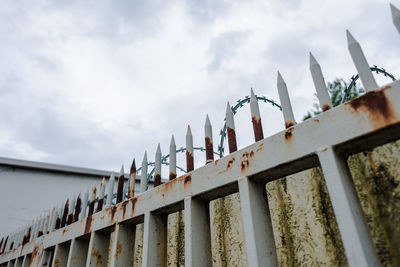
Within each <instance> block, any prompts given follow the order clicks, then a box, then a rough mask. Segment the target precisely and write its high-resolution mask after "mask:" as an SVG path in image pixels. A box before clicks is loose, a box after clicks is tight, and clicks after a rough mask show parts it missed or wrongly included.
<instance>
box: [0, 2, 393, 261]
mask: <svg viewBox="0 0 400 267" xmlns="http://www.w3.org/2000/svg"><path fill="white" fill-rule="evenodd" d="M391 11H392V18H393V22H394V25H395V26H396V28H397V30H398V31H399V32H400V12H399V10H398V9H397V8H396V7H394V6H393V5H391ZM346 34H347V40H348V49H349V52H350V55H351V57H352V59H353V62H354V65H355V67H356V69H357V72H358V75H359V77H360V79H361V82H362V84H363V87H364V89H365V90H366V93H365V95H362V96H360V97H358V98H356V99H353V100H351V101H349V102H347V103H344V104H342V105H340V106H337V107H335V108H333V107H332V103H331V100H330V96H329V94H328V91H327V87H326V84H325V81H324V78H323V74H322V70H321V67H320V65H319V63H318V62H317V60H316V59H315V57H314V56H313V55H312V54H311V53H310V71H311V75H312V79H313V82H314V85H315V88H316V92H317V97H318V99H319V102H320V106H321V110H322V111H323V113H321V114H320V115H318V116H316V117H314V118H311V119H309V120H306V121H304V122H302V123H299V124H296V121H295V118H294V115H293V111H292V106H291V102H290V98H289V93H288V86H287V84H286V82H285V81H284V78H283V75H281V73H280V72H278V74H277V89H278V93H279V99H280V106H281V108H282V113H283V124H284V126H285V130H284V131H282V132H279V133H277V134H275V135H273V136H270V137H267V138H264V135H263V128H262V121H261V114H260V110H259V107H258V101H257V100H258V99H257V97H256V95H255V94H254V92H253V90H251V94H250V98H249V103H250V110H251V121H252V125H253V131H254V140H255V143H254V144H252V145H250V146H247V147H245V148H242V149H239V150H238V148H237V143H236V132H235V131H236V129H235V123H234V118H233V110H232V107H231V106H230V105H229V103H228V105H227V109H226V118H225V121H226V127H225V129H226V135H227V137H228V138H227V139H228V147H229V153H230V154H229V155H227V156H225V157H222V158H220V159H216V160H215V159H214V154H215V152H214V144H213V136H212V125H211V123H210V120H209V117H208V115H207V116H206V120H205V127H204V133H205V138H204V145H205V146H204V147H205V154H206V162H205V165H204V166H202V167H200V168H197V169H194V154H193V151H194V149H193V148H194V147H193V135H192V132H191V129H190V126H188V128H187V133H186V148H185V150H186V172H187V173H185V174H184V175H182V176H180V177H177V173H176V170H177V166H176V152H177V150H176V145H175V139H174V137H173V136H172V138H171V143H170V147H169V164H168V165H169V175H168V177H169V181H167V182H165V183H163V181H162V180H161V164H162V163H163V161H165V160H166V158H165V159H164V158H163V157H162V152H161V146H160V144H158V146H157V151H156V155H155V162H154V188H151V189H149V188H148V182H149V181H148V179H147V178H148V169H147V167H148V159H147V153H145V154H144V157H143V161H142V166H141V173H140V174H141V177H140V180H141V184H140V193H139V194H137V195H136V196H135V188H134V186H135V180H136V178H137V177H136V175H137V170H138V169H137V168H136V163H135V160H133V162H132V165H131V168H130V173H129V180H128V182H127V183H126V184H125V183H124V180H125V178H124V167H123V166H122V168H121V171H120V173H119V175H118V177H115V175H114V174H112V175H111V176H110V177H109V179H108V181H106V179H105V178H104V179H103V180H102V182H101V183H100V185H99V186H93V188H91V190H90V192H89V191H85V192H83V193H80V194H78V195H77V196H76V197H75V196H74V197H73V198H70V199H67V200H66V202H65V203H63V204H62V205H61V206H59V207H55V208H53V209H52V210H51V211H49V212H48V213H46V214H44V215H42V216H41V217H40V218H38V219H36V220H34V221H33V222H32V223H31V224H30V225H29V226H27V227H24V228H22V229H20V230H18V231H16V232H14V233H12V234H10V235H8V236H5V237H3V238H2V239H1V240H0V264H1V266H107V265H110V266H129V265H130V266H132V264H133V262H132V261H133V259H132V251H133V247H134V240H135V235H136V231H135V226H136V225H138V224H143V234H144V235H143V251H142V262H143V265H144V266H164V265H165V264H166V257H167V256H166V249H167V215H168V214H172V213H174V212H177V211H181V210H184V221H185V226H184V227H185V229H184V235H185V265H186V266H211V241H210V238H211V237H210V235H211V234H210V211H209V202H210V201H211V200H215V199H217V198H220V197H224V196H227V195H229V194H232V193H237V192H238V193H239V194H240V206H241V212H242V217H243V218H245V219H244V220H243V225H244V235H245V244H246V253H247V260H248V265H249V266H277V265H278V261H277V254H276V247H275V242H274V233H273V231H272V223H271V215H270V210H269V206H268V201H266V199H265V184H266V183H268V182H271V181H273V180H277V179H281V178H283V177H285V176H287V175H290V174H293V173H297V172H300V171H303V170H306V169H309V168H312V167H317V166H320V167H321V169H322V171H323V174H324V177H325V180H326V184H327V188H328V192H329V196H330V199H331V202H332V206H333V210H334V213H335V217H336V220H337V224H338V227H339V231H340V235H341V238H342V242H343V246H344V250H345V254H346V257H347V261H348V264H349V265H350V266H378V265H379V260H378V257H377V253H376V250H375V248H374V245H373V242H372V239H371V236H370V233H369V231H368V227H367V224H366V220H365V218H364V216H363V212H362V210H361V206H360V203H359V200H358V198H357V194H356V192H355V188H354V184H353V183H352V178H351V176H350V174H349V171H348V168H347V166H346V158H347V156H348V155H351V154H354V153H358V152H361V151H364V150H366V149H371V148H374V147H376V146H379V145H382V144H385V143H388V142H391V141H394V140H397V139H399V138H400V82H399V81H394V82H393V83H391V84H389V85H386V86H383V87H379V86H378V85H377V83H376V81H375V78H374V76H373V75H372V73H371V70H370V67H369V65H368V62H367V60H366V57H365V56H364V53H363V51H362V49H361V46H360V44H359V43H358V41H357V40H356V39H355V38H354V37H353V36H352V34H351V33H350V32H349V31H347V32H346ZM333 129H340V130H336V131H334V130H333ZM111 234H112V235H113V238H110V235H111Z"/></svg>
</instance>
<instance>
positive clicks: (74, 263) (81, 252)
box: [67, 238, 89, 267]
mask: <svg viewBox="0 0 400 267" xmlns="http://www.w3.org/2000/svg"><path fill="white" fill-rule="evenodd" d="M88 247H89V246H88V242H87V241H86V240H83V239H77V238H74V239H72V241H71V246H70V248H69V253H68V260H67V267H84V266H86V259H87V254H88Z"/></svg>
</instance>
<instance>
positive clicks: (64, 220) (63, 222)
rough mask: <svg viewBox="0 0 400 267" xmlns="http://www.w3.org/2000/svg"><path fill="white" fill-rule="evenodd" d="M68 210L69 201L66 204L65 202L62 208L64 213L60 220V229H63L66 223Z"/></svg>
mask: <svg viewBox="0 0 400 267" xmlns="http://www.w3.org/2000/svg"><path fill="white" fill-rule="evenodd" d="M68 209H69V199H67V202H65V206H64V213H63V216H62V219H61V225H60V227H61V228H62V227H64V226H65V223H66V222H67V216H68Z"/></svg>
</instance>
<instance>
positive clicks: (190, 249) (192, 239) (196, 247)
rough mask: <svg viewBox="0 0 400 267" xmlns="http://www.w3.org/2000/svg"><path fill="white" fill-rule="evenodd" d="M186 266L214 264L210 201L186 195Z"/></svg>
mask: <svg viewBox="0 0 400 267" xmlns="http://www.w3.org/2000/svg"><path fill="white" fill-rule="evenodd" d="M184 205H185V266H186V267H189V266H190V267H200V266H212V263H211V233H210V210H209V204H208V202H204V201H202V200H200V199H193V198H192V197H185V204H184Z"/></svg>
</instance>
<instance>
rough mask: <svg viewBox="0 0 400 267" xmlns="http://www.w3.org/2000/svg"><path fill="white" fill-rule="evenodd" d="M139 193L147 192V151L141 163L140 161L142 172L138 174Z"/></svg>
mask: <svg viewBox="0 0 400 267" xmlns="http://www.w3.org/2000/svg"><path fill="white" fill-rule="evenodd" d="M140 176H141V177H140V193H143V192H145V191H146V190H147V183H148V181H147V151H145V152H144V156H143V161H142V172H141V174H140Z"/></svg>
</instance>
